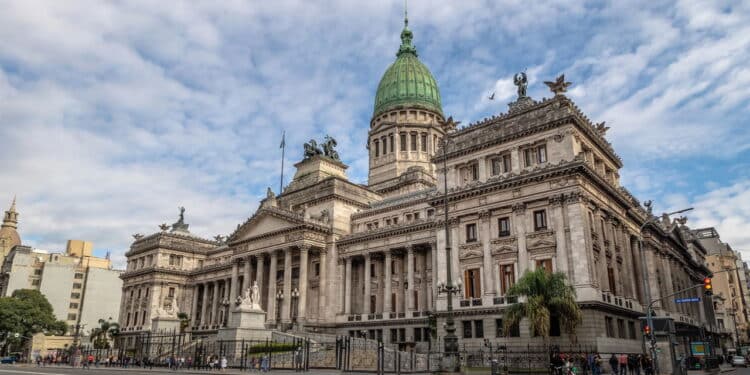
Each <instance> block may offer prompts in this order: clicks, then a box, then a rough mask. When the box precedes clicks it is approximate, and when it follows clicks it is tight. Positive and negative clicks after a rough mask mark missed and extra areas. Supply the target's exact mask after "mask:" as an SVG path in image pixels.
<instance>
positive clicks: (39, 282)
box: [31, 279, 42, 286]
mask: <svg viewBox="0 0 750 375" xmlns="http://www.w3.org/2000/svg"><path fill="white" fill-rule="evenodd" d="M41 282H42V281H41V280H39V279H37V280H31V285H33V286H39V285H40V284H41Z"/></svg>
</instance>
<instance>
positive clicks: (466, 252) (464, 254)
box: [458, 249, 483, 259]
mask: <svg viewBox="0 0 750 375" xmlns="http://www.w3.org/2000/svg"><path fill="white" fill-rule="evenodd" d="M482 256H483V254H482V251H481V250H475V249H461V250H460V252H459V253H458V258H459V259H470V258H481V257H482Z"/></svg>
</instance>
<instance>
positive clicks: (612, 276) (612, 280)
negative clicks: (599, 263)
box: [607, 267, 617, 294]
mask: <svg viewBox="0 0 750 375" xmlns="http://www.w3.org/2000/svg"><path fill="white" fill-rule="evenodd" d="M607 278H608V279H609V291H610V292H612V294H617V287H616V285H615V269H614V268H612V267H607Z"/></svg>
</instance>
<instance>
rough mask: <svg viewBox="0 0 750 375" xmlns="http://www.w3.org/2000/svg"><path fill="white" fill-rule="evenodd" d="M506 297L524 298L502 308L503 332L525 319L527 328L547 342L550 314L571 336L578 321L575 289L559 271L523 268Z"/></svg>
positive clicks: (579, 313) (579, 318)
mask: <svg viewBox="0 0 750 375" xmlns="http://www.w3.org/2000/svg"><path fill="white" fill-rule="evenodd" d="M507 296H508V297H525V302H517V303H514V304H512V305H511V306H509V307H508V309H507V310H506V311H505V316H504V321H503V325H504V328H505V332H510V328H511V327H513V326H514V325H516V324H518V323H519V322H520V321H521V319H523V318H526V319H528V321H529V326H530V327H529V328H530V331H531V332H532V333H535V334H537V335H539V336H542V337H543V339H544V342H545V343H547V340H548V338H549V333H550V326H551V319H552V318H553V317H554V318H556V319H558V321H559V322H560V328H562V329H563V330H564V331H565V332H567V333H569V334H571V335H572V334H575V329H576V327H577V326H578V324H580V322H581V310H580V309H579V307H578V304H577V303H576V292H575V289H574V288H573V287H572V286H570V285H568V283H567V281H566V277H565V274H564V273H562V272H555V273H549V272H547V271H545V270H544V269H543V268H539V269H537V270H535V271H533V272H530V271H526V272H525V273H524V274H523V276H522V277H521V278H520V279H518V282H517V283H516V284H515V285H513V286H512V287H510V288H509V289H508V293H507Z"/></svg>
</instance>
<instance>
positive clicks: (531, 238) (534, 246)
mask: <svg viewBox="0 0 750 375" xmlns="http://www.w3.org/2000/svg"><path fill="white" fill-rule="evenodd" d="M556 245H557V242H556V241H555V232H554V231H551V230H545V231H539V232H533V233H529V234H527V235H526V249H527V250H528V251H534V250H541V249H549V248H555V246H556Z"/></svg>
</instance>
